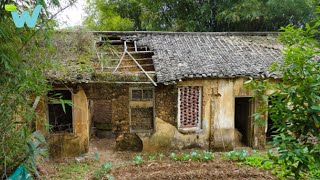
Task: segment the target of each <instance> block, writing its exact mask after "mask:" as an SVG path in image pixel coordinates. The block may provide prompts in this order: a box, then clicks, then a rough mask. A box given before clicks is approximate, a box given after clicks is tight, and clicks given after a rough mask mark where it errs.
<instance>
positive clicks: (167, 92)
mask: <svg viewBox="0 0 320 180" xmlns="http://www.w3.org/2000/svg"><path fill="white" fill-rule="evenodd" d="M177 105H178V87H177V86H176V85H168V86H165V85H161V84H159V85H158V86H157V87H156V88H155V112H156V117H158V118H160V119H162V120H164V121H165V122H168V123H170V124H171V125H173V126H175V127H177V113H178V109H177Z"/></svg>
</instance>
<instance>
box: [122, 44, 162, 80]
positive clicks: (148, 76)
mask: <svg viewBox="0 0 320 180" xmlns="http://www.w3.org/2000/svg"><path fill="white" fill-rule="evenodd" d="M125 51H126V53H127V54H128V55H129V56H130V57H131V58H132V60H133V61H134V62H135V63H136V64H137V66H138V67H139V68H140V69H141V70H142V71H143V72H144V74H145V75H146V76H147V77H148V78H149V79H150V81H151V82H152V84H153V85H154V86H157V83H156V82H154V81H153V79H152V78H151V77H150V76H149V74H148V73H147V72H146V71H145V70H144V69H143V68H142V67H141V65H140V64H139V63H138V61H137V60H136V59H135V58H134V57H133V56H132V55H131V54H130V53H129V52H128V51H127V50H125Z"/></svg>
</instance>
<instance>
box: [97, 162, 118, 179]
mask: <svg viewBox="0 0 320 180" xmlns="http://www.w3.org/2000/svg"><path fill="white" fill-rule="evenodd" d="M111 170H112V164H111V163H110V162H108V163H105V164H104V165H102V166H101V167H100V168H99V169H97V170H95V171H94V172H93V179H101V178H102V177H107V179H109V180H111V179H114V178H113V176H111V175H110V174H109V173H110V172H111Z"/></svg>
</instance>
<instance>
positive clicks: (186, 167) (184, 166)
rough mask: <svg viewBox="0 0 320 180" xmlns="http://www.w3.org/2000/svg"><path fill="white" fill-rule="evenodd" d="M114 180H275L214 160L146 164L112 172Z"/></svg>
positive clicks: (270, 175) (267, 173) (254, 171)
mask: <svg viewBox="0 0 320 180" xmlns="http://www.w3.org/2000/svg"><path fill="white" fill-rule="evenodd" d="M111 173H112V175H113V176H114V177H115V179H120V180H126V179H131V180H132V179H152V180H154V179H184V180H185V179H224V180H225V179H227V180H229V179H276V177H275V176H274V175H272V174H271V173H270V172H267V171H262V170H258V169H256V168H252V167H248V166H241V167H239V166H237V165H236V164H235V163H233V162H231V161H228V160H222V159H215V160H213V161H210V162H208V163H206V162H174V161H165V162H161V161H160V162H147V163H146V164H144V165H142V166H125V167H121V168H117V169H114V170H112V172H111Z"/></svg>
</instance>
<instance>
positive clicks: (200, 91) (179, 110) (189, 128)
mask: <svg viewBox="0 0 320 180" xmlns="http://www.w3.org/2000/svg"><path fill="white" fill-rule="evenodd" d="M185 87H195V86H187V85H186V86H178V118H177V119H178V130H179V131H182V132H190V131H191V132H194V131H198V130H201V127H202V108H201V107H202V89H203V87H202V86H196V87H199V100H198V102H199V104H198V106H199V116H198V122H199V123H198V125H197V126H196V127H181V109H180V104H181V101H180V95H181V94H180V89H181V88H185Z"/></svg>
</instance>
